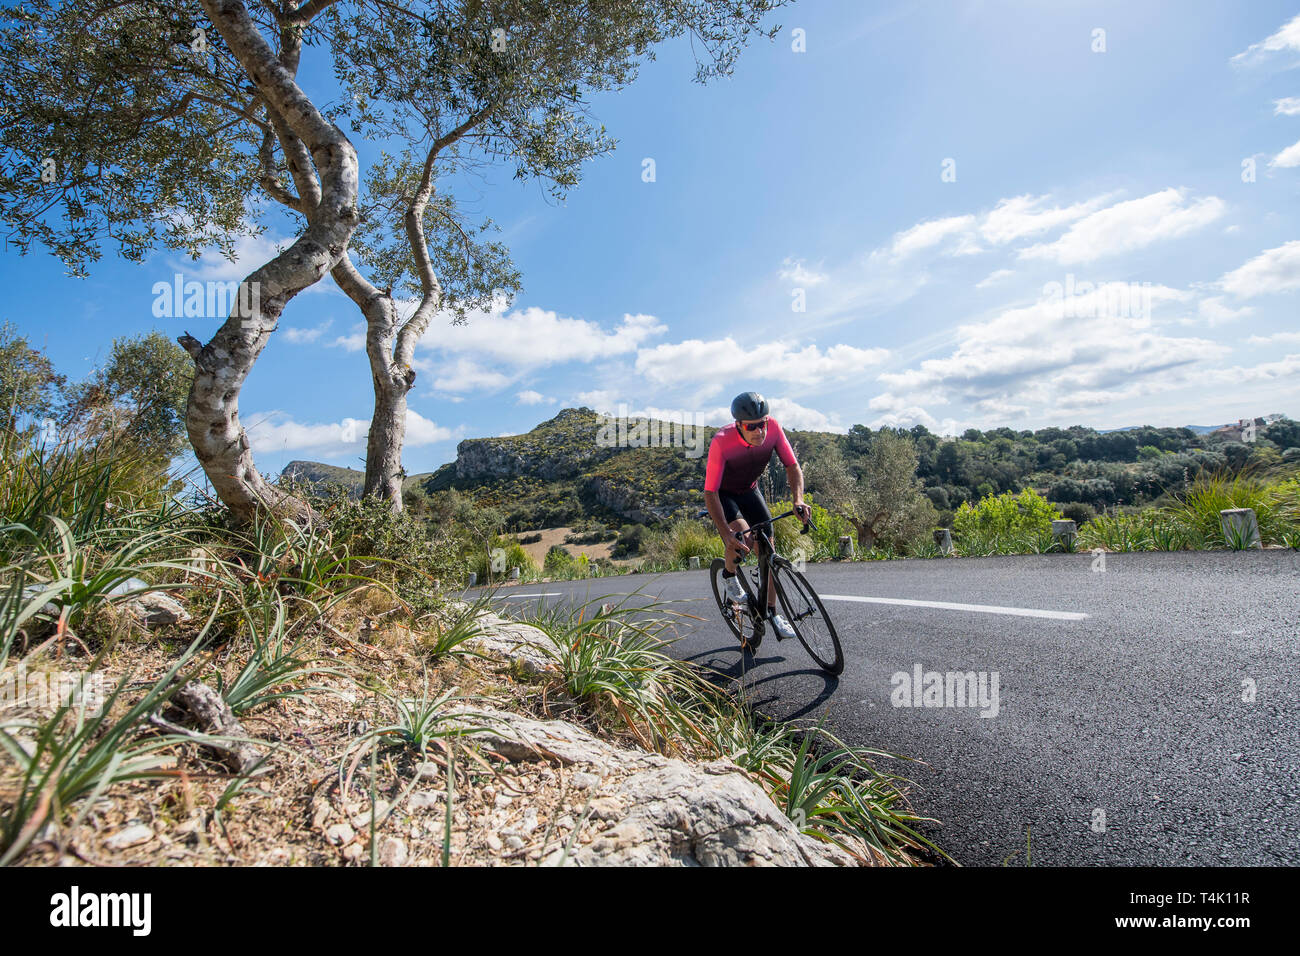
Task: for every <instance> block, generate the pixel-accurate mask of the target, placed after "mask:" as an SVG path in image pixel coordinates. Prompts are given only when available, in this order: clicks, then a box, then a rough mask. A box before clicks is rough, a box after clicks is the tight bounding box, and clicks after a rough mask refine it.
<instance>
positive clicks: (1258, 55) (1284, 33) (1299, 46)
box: [1230, 15, 1300, 65]
mask: <svg viewBox="0 0 1300 956" xmlns="http://www.w3.org/2000/svg"><path fill="white" fill-rule="evenodd" d="M1285 50H1297V51H1300V15H1297V16H1296V17H1295V18H1294V19H1292V20H1290V21H1288V22H1287V23H1286V24H1284V25H1283V26H1282V28H1281V29H1279V30H1278V31H1277V32H1276V33H1274V34H1273V35H1272V36H1270V37H1268V38H1267V39H1266V40H1264V41H1263V42H1261V43H1252V44H1251V45H1250V46H1249V47H1247V48H1246V49H1245V50H1244V51H1243V52H1241V53H1238V54H1237V55H1236V56H1234V57H1233V58H1232V60H1231V61H1230V62H1232V63H1236V64H1238V65H1240V64H1244V63H1247V62H1251V61H1257V60H1261V59H1264V58H1265V57H1266V56H1267V55H1268V54H1270V53H1280V52H1282V51H1285Z"/></svg>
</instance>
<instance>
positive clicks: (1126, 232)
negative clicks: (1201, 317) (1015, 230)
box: [1020, 189, 1227, 265]
mask: <svg viewBox="0 0 1300 956" xmlns="http://www.w3.org/2000/svg"><path fill="white" fill-rule="evenodd" d="M1226 209H1227V206H1226V204H1225V203H1224V202H1223V200H1222V199H1219V198H1217V197H1215V196H1207V197H1205V198H1204V199H1198V200H1195V201H1193V202H1188V201H1187V200H1186V197H1185V196H1184V191H1183V190H1180V189H1165V190H1163V191H1161V192H1158V193H1152V194H1151V195H1149V196H1143V197H1142V198H1141V199H1130V200H1128V201H1126V202H1120V203H1116V204H1115V205H1113V206H1110V207H1108V208H1106V209H1102V210H1099V211H1097V212H1094V213H1091V214H1090V215H1088V216H1086V217H1084V218H1083V219H1081V220H1079V221H1078V222H1076V223H1075V224H1074V225H1073V226H1071V227H1070V228H1069V229H1068V230H1067V231H1066V233H1065V235H1063V236H1062V237H1061V238H1060V239H1058V240H1056V241H1055V242H1052V243H1046V244H1040V245H1035V246H1030V247H1028V248H1027V249H1022V250H1021V251H1020V256H1021V258H1024V259H1049V260H1054V261H1056V262H1058V263H1061V264H1062V265H1070V264H1074V263H1080V262H1092V261H1093V260H1095V259H1100V258H1102V257H1103V256H1111V255H1117V254H1119V253H1124V252H1132V251H1134V250H1136V249H1142V248H1145V247H1146V246H1149V245H1151V244H1152V243H1155V242H1160V241H1163V240H1167V239H1175V238H1177V237H1179V236H1185V235H1187V234H1188V233H1190V232H1194V231H1195V230H1197V229H1200V228H1202V227H1204V226H1206V225H1209V224H1210V223H1211V222H1213V221H1214V220H1216V219H1218V218H1219V217H1220V216H1222V215H1223V214H1224V212H1225V211H1226Z"/></svg>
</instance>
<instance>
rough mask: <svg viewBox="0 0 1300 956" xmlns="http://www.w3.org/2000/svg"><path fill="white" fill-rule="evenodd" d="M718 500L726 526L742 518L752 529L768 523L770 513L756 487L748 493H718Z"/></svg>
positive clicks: (770, 516)
mask: <svg viewBox="0 0 1300 956" xmlns="http://www.w3.org/2000/svg"><path fill="white" fill-rule="evenodd" d="M718 498H719V499H720V500H721V501H722V514H723V516H724V517H725V518H726V519H727V524H731V522H733V521H735V520H736V518H737V517H739V516H743V517H744V519H745V520H746V521H748V522H749V526H750V527H751V528H752V527H753V526H754V525H756V524H758V523H759V522H761V521H770V520H771V518H772V512H770V511H768V510H767V502H766V501H764V500H763V493H762V492H761V491H759V490H758V486H757V485H755V486H754V487H753V488H750V489H749V490H748V491H719V492H718Z"/></svg>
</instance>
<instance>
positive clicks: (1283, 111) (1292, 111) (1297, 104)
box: [1273, 96, 1300, 116]
mask: <svg viewBox="0 0 1300 956" xmlns="http://www.w3.org/2000/svg"><path fill="white" fill-rule="evenodd" d="M1273 105H1274V107H1275V109H1274V110H1273V115H1274V116H1300V96H1284V97H1282V99H1280V100H1274V101H1273Z"/></svg>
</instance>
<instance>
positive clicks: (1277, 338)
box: [1246, 332, 1300, 345]
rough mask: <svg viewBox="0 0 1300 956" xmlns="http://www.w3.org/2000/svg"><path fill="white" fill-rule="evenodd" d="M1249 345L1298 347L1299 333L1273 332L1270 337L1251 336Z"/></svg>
mask: <svg viewBox="0 0 1300 956" xmlns="http://www.w3.org/2000/svg"><path fill="white" fill-rule="evenodd" d="M1246 342H1247V344H1249V345H1282V344H1285V345H1300V332H1274V333H1273V334H1272V335H1252V336H1251V337H1250V338H1248V339H1246Z"/></svg>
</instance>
